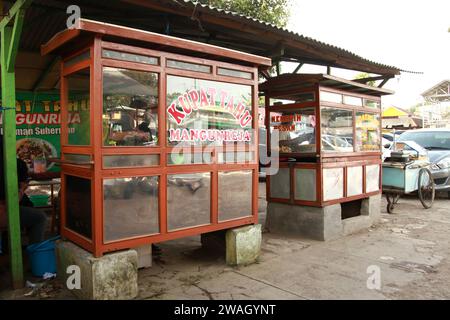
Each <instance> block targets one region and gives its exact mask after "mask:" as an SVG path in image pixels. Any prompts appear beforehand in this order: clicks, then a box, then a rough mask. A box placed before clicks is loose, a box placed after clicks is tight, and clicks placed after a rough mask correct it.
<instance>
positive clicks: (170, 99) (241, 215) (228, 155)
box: [42, 19, 271, 257]
mask: <svg viewBox="0 0 450 320" xmlns="http://www.w3.org/2000/svg"><path fill="white" fill-rule="evenodd" d="M42 53H43V54H49V53H52V54H55V53H56V54H58V55H60V56H61V57H62V62H61V77H60V83H61V121H62V125H61V159H59V160H55V161H57V162H59V164H60V166H61V179H62V181H61V184H62V197H61V199H62V200H61V202H62V204H61V210H62V212H61V234H62V236H63V237H64V238H66V239H69V240H71V241H72V242H74V243H76V244H77V245H79V246H81V247H82V248H84V249H86V250H88V251H90V252H92V253H93V254H94V255H95V256H97V257H99V256H101V255H102V254H104V253H105V252H111V251H117V250H121V249H126V248H135V247H139V246H143V245H148V244H151V243H157V242H162V241H165V240H171V239H176V238H180V237H185V236H191V235H198V234H204V233H208V232H213V231H217V230H223V229H230V228H234V227H238V226H243V225H252V224H255V223H257V221H258V219H257V212H258V208H257V204H258V202H257V192H258V162H257V159H258V150H257V145H258V139H257V136H255V135H254V134H253V130H257V127H258V104H257V102H258V67H262V68H266V67H268V66H270V65H271V61H270V59H268V58H264V57H259V56H255V55H251V54H246V53H242V52H237V51H234V50H229V49H224V48H219V47H215V46H212V45H208V44H202V43H197V42H193V41H189V40H184V39H179V38H174V37H170V36H164V35H160V34H155V33H151V32H146V31H141V30H136V29H130V28H125V27H121V26H116V25H110V24H105V23H100V22H95V21H90V20H84V19H80V20H79V21H78V25H77V28H75V29H68V30H65V31H63V32H61V33H58V34H56V35H55V36H54V37H53V38H52V39H51V40H50V41H49V42H48V43H47V44H46V45H44V46H43V47H42Z"/></svg>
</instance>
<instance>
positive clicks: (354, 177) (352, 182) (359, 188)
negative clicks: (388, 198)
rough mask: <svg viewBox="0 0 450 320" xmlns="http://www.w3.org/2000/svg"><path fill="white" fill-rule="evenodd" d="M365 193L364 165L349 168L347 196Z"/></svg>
mask: <svg viewBox="0 0 450 320" xmlns="http://www.w3.org/2000/svg"><path fill="white" fill-rule="evenodd" d="M362 193H363V167H348V168H347V197H351V196H357V195H360V194H362Z"/></svg>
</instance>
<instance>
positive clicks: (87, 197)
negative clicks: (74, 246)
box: [65, 175, 92, 239]
mask: <svg viewBox="0 0 450 320" xmlns="http://www.w3.org/2000/svg"><path fill="white" fill-rule="evenodd" d="M65 178H66V227H67V228H68V229H70V230H72V231H74V232H76V233H78V234H80V235H82V236H84V237H86V238H88V239H91V238H92V228H91V217H92V213H91V180H89V179H84V178H78V177H73V176H67V175H66V176H65Z"/></svg>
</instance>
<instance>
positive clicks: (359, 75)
mask: <svg viewBox="0 0 450 320" xmlns="http://www.w3.org/2000/svg"><path fill="white" fill-rule="evenodd" d="M365 78H370V74H368V73H366V72H361V73H358V74H357V75H356V77H355V79H365ZM366 84H367V85H368V86H371V87H375V81H373V80H372V81H367V83H366Z"/></svg>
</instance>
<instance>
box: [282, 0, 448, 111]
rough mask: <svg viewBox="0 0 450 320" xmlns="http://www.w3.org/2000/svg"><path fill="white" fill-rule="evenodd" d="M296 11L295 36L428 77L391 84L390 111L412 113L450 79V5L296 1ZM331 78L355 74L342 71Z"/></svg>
mask: <svg viewBox="0 0 450 320" xmlns="http://www.w3.org/2000/svg"><path fill="white" fill-rule="evenodd" d="M291 10H292V11H291V17H290V20H289V23H288V25H287V28H288V29H289V30H291V31H294V32H297V33H299V34H302V35H305V36H309V37H311V38H314V39H316V40H320V41H322V42H325V43H328V44H332V45H335V46H338V47H341V48H343V49H346V50H349V51H351V52H353V53H355V54H358V55H360V56H362V57H363V58H366V59H369V60H372V61H375V62H379V63H382V64H387V65H391V66H395V67H398V68H400V69H403V70H411V71H416V72H423V74H411V73H406V72H404V73H402V74H401V75H400V76H397V77H396V78H395V79H391V80H389V82H388V83H387V84H386V85H385V86H384V88H387V89H391V90H394V91H395V94H393V95H390V96H385V97H383V99H382V102H383V105H384V106H390V105H394V106H397V107H402V108H409V107H411V106H413V105H415V104H417V103H421V102H422V98H421V96H420V94H421V93H422V92H424V91H425V90H427V89H429V88H431V87H432V86H434V85H435V84H437V83H438V82H440V81H442V80H447V79H448V80H450V32H448V30H449V28H450V0H421V1H419V0H410V1H407V0H339V1H338V0H291ZM287 68H289V67H287ZM301 72H324V69H323V67H322V68H319V69H318V68H317V67H316V68H311V67H304V68H302V69H301ZM331 74H333V75H336V76H341V77H346V78H350V79H351V78H352V77H353V75H354V74H353V73H349V72H346V71H343V70H339V69H336V68H332V71H331Z"/></svg>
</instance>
